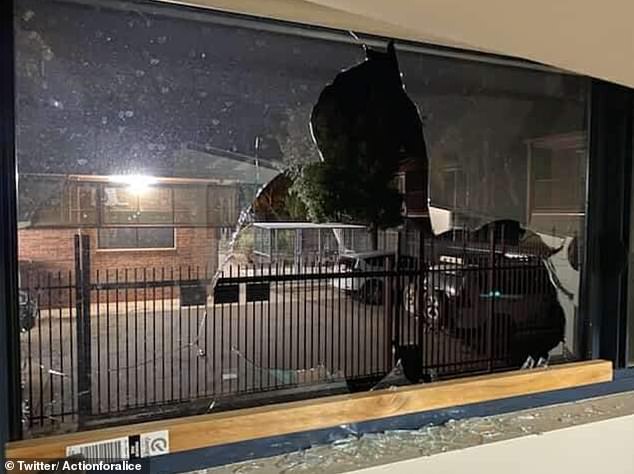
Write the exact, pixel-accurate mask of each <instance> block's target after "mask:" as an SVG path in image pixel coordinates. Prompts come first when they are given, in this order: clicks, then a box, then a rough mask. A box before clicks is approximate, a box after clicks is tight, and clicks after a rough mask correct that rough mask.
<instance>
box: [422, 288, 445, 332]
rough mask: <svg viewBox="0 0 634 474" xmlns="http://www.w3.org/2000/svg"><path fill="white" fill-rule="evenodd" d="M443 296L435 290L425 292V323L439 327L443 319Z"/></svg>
mask: <svg viewBox="0 0 634 474" xmlns="http://www.w3.org/2000/svg"><path fill="white" fill-rule="evenodd" d="M443 311H444V304H443V297H442V295H441V294H440V293H439V292H437V291H434V292H431V293H427V294H426V295H425V308H424V318H425V324H427V325H429V326H435V327H439V325H440V323H441V321H442V319H443V314H442V313H443Z"/></svg>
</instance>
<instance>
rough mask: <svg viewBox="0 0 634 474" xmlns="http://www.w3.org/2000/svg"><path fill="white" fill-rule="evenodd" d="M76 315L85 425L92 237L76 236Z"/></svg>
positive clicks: (88, 407) (89, 368) (89, 406)
mask: <svg viewBox="0 0 634 474" xmlns="http://www.w3.org/2000/svg"><path fill="white" fill-rule="evenodd" d="M75 314H76V318H77V325H76V330H77V410H78V424H79V427H80V428H82V427H83V426H84V423H85V419H86V416H88V415H90V414H91V411H92V380H91V379H92V377H91V375H92V374H91V372H92V362H91V345H92V343H91V330H90V238H89V237H88V236H87V235H81V236H80V235H75Z"/></svg>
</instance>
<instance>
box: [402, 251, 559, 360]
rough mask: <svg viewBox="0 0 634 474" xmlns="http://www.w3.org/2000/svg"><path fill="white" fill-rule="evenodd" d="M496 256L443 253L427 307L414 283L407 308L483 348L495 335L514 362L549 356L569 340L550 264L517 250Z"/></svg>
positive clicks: (428, 275)
mask: <svg viewBox="0 0 634 474" xmlns="http://www.w3.org/2000/svg"><path fill="white" fill-rule="evenodd" d="M494 259H495V262H491V260H490V255H488V256H484V255H483V254H482V253H479V252H473V253H468V252H463V253H462V255H460V256H458V255H451V254H449V255H440V256H439V258H438V261H437V263H435V264H434V265H433V266H431V267H430V268H428V269H427V270H426V272H425V277H424V280H423V286H422V291H421V298H422V307H420V308H419V304H418V301H419V296H418V295H416V294H415V290H414V289H413V287H412V285H410V286H409V287H408V288H406V289H405V292H406V293H405V295H404V301H405V302H406V303H405V306H406V309H407V310H408V311H410V312H414V313H416V314H417V315H419V316H421V317H422V319H423V324H426V325H428V326H432V327H435V328H442V329H445V330H447V331H449V332H450V333H452V334H453V335H455V336H458V337H460V338H462V339H464V340H466V341H467V342H468V343H469V344H471V345H474V346H476V347H477V348H478V349H484V348H485V347H484V346H485V345H486V344H487V342H486V341H487V334H490V335H491V337H492V338H493V339H494V340H493V341H492V344H493V345H494V347H497V350H498V351H502V350H503V348H502V345H505V346H504V347H506V348H507V350H508V351H510V353H511V355H512V358H513V362H514V363H521V362H523V360H525V359H526V357H528V356H529V355H530V356H532V357H533V358H534V359H535V360H537V359H539V358H540V357H547V356H548V352H549V351H550V350H551V349H553V348H554V347H556V346H557V344H558V343H559V342H560V341H562V340H563V337H564V330H565V316H564V312H563V309H562V307H561V305H560V304H559V301H558V299H557V292H556V289H555V287H554V285H553V284H552V282H551V279H550V275H549V273H548V270H547V268H546V266H545V264H544V262H543V261H542V259H541V258H539V257H536V256H533V255H526V254H513V253H496V254H495V257H494ZM492 263H494V265H493V266H492ZM491 279H492V280H491ZM489 322H491V324H492V327H491V328H490V331H489ZM506 344H508V345H507V346H506Z"/></svg>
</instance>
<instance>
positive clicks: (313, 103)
mask: <svg viewBox="0 0 634 474" xmlns="http://www.w3.org/2000/svg"><path fill="white" fill-rule="evenodd" d="M15 22H16V31H17V32H16V55H17V104H16V107H17V111H18V113H17V138H18V141H17V156H18V180H19V195H18V201H19V210H18V211H19V232H18V233H19V260H20V261H19V264H20V325H21V329H22V335H21V343H22V354H21V355H22V362H23V399H24V406H25V408H24V425H25V429H26V430H27V431H28V435H30V436H39V435H43V434H48V433H52V432H61V431H74V430H76V429H79V428H84V427H85V426H87V425H86V424H87V423H97V424H98V423H99V421H98V420H107V419H110V418H112V419H117V420H121V422H122V423H123V422H127V421H131V420H139V419H145V418H146V417H153V416H176V415H179V414H195V413H206V412H208V411H210V410H214V411H220V410H224V409H229V408H234V407H239V406H253V405H259V404H263V403H273V402H275V401H276V400H282V399H284V400H288V399H289V398H291V399H299V398H308V397H314V396H318V395H324V394H332V393H347V392H350V391H360V390H371V389H373V388H374V389H376V390H378V389H380V388H390V387H391V386H394V385H402V384H405V383H421V382H426V383H427V382H433V381H436V380H438V379H442V378H448V377H456V376H464V375H468V374H472V373H483V372H490V371H493V370H503V369H504V370H506V369H514V368H520V367H521V366H522V365H523V364H524V362H526V361H527V360H528V359H529V357H530V358H532V360H533V361H534V363H533V365H535V366H540V367H544V366H546V365H548V364H550V363H557V362H560V361H565V360H571V359H576V358H578V357H579V356H580V354H581V350H580V345H579V344H580V340H581V334H580V326H579V323H578V314H577V312H578V311H577V308H578V301H579V274H580V266H581V262H582V261H583V259H582V258H581V256H582V255H583V241H582V240H583V239H582V238H581V237H582V235H583V232H582V229H583V223H584V212H585V209H584V207H583V203H584V202H585V184H584V183H585V169H586V145H585V142H586V117H585V110H586V105H587V103H586V102H587V82H586V80H585V79H583V78H580V77H576V76H570V75H564V74H560V73H555V72H551V71H546V70H545V69H544V68H537V69H530V68H527V67H522V68H519V67H513V66H511V65H501V64H494V63H485V62H476V61H469V60H466V59H457V58H449V57H446V56H442V55H440V53H439V54H428V53H425V52H424V51H422V50H419V49H417V48H416V47H414V46H412V45H405V44H403V45H401V44H396V45H394V44H390V43H388V42H387V41H385V42H383V41H377V40H376V39H372V40H370V39H367V38H363V37H361V38H360V37H358V36H357V35H354V34H353V35H350V34H349V33H347V32H346V33H343V32H341V33H340V32H325V31H324V30H321V29H316V28H310V27H289V26H288V25H281V24H278V23H274V22H267V21H265V20H261V19H254V18H248V17H241V16H233V15H225V14H220V13H216V12H211V11H206V10H197V9H185V8H180V7H176V6H169V5H158V4H157V5H154V4H148V5H146V4H139V3H135V2H126V1H123V2H115V3H113V2H106V1H96V2H88V1H83V0H54V1H50V2H42V1H38V0H21V1H19V2H18V11H17V15H16V18H15ZM326 33H327V34H326ZM365 43H367V44H365ZM542 69H544V70H542ZM517 267H520V270H517ZM531 308H532V309H531ZM529 365H530V364H529ZM95 420H97V421H95ZM91 426H92V425H91ZM352 429H354V428H352Z"/></svg>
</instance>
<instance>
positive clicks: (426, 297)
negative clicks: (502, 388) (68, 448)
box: [21, 234, 565, 435]
mask: <svg viewBox="0 0 634 474" xmlns="http://www.w3.org/2000/svg"><path fill="white" fill-rule="evenodd" d="M88 245H89V242H88V241H87V239H83V240H80V239H79V237H77V240H76V270H75V271H74V272H66V273H64V274H62V273H61V272H60V273H57V274H52V273H39V274H34V275H27V277H26V278H24V279H23V281H22V289H21V292H22V293H21V294H23V295H24V297H25V301H29V302H31V303H30V306H29V308H30V309H31V310H32V311H33V315H34V318H33V319H32V323H31V324H28V323H25V327H24V331H23V335H22V360H23V379H24V390H23V393H24V414H25V424H26V428H27V430H30V433H31V434H32V435H37V434H38V433H42V432H51V431H56V432H60V431H64V430H74V429H77V425H79V428H82V427H83V426H86V425H88V424H95V423H96V424H99V423H104V422H106V420H109V421H112V420H116V419H118V418H121V417H130V416H137V417H143V416H146V415H147V416H167V415H169V414H173V413H183V412H186V413H188V412H206V411H208V410H209V409H210V408H211V407H213V406H214V405H215V404H216V403H219V404H222V403H224V401H226V400H232V399H235V398H236V397H238V396H242V397H245V398H246V399H248V396H249V395H254V394H263V393H267V394H269V395H270V398H274V397H275V396H276V394H282V393H285V394H287V396H288V393H293V392H292V391H293V389H299V388H301V390H297V391H296V392H295V394H296V395H297V393H298V392H300V391H303V392H310V390H318V389H324V390H332V391H337V390H339V391H341V390H356V389H360V388H363V387H371V386H372V385H373V384H374V383H376V382H378V381H379V380H381V378H383V377H384V376H385V375H386V374H388V373H389V372H390V371H391V370H392V369H393V367H394V366H395V365H396V364H397V361H400V365H401V366H402V367H403V370H404V372H405V377H406V378H407V379H408V380H409V381H411V382H417V381H421V380H433V379H436V378H444V377H451V376H456V375H460V374H465V373H482V372H490V371H494V370H501V369H505V368H509V367H516V366H518V365H520V364H521V363H522V362H523V360H524V359H526V357H528V356H532V357H533V358H535V359H538V358H539V357H547V354H548V350H549V349H551V348H552V347H553V346H554V345H556V344H557V343H558V342H559V341H560V340H561V339H562V337H563V327H564V324H565V322H564V317H563V312H562V310H561V307H560V306H559V305H558V303H557V297H556V290H555V288H554V287H553V285H552V283H551V280H550V277H549V274H548V271H547V270H546V267H545V266H544V264H543V261H542V258H543V257H544V255H540V252H542V250H540V248H537V247H535V248H526V246H523V247H522V246H520V245H515V246H512V245H509V244H507V243H505V242H504V241H503V240H502V242H501V243H500V241H499V240H498V239H497V238H496V237H495V236H494V235H493V234H491V238H490V240H489V242H486V241H484V242H483V241H478V242H475V241H474V242H468V241H467V239H466V237H465V236H464V235H463V236H462V239H461V240H460V239H456V238H455V237H454V238H452V239H448V240H447V239H445V240H442V239H431V238H429V239H418V251H417V252H409V253H411V254H412V253H414V254H415V255H398V256H397V255H395V254H393V253H389V252H383V253H380V252H379V253H376V254H350V255H343V256H340V258H339V260H338V262H337V263H336V264H329V265H325V264H323V263H322V262H320V261H318V260H313V261H304V262H302V263H301V264H300V265H297V263H296V262H295V263H294V264H291V265H286V264H284V263H283V262H279V263H278V264H276V265H266V266H265V265H259V266H235V267H231V268H229V269H228V270H227V271H225V272H224V273H221V274H219V275H215V274H212V273H211V272H210V271H208V270H207V269H204V268H198V267H187V268H144V269H105V270H101V269H91V265H90V248H89V246H88ZM25 311H28V309H25ZM25 321H28V317H26V318H25ZM304 395H305V393H304Z"/></svg>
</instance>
